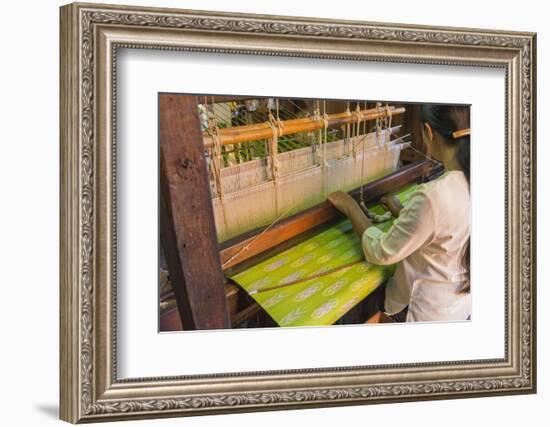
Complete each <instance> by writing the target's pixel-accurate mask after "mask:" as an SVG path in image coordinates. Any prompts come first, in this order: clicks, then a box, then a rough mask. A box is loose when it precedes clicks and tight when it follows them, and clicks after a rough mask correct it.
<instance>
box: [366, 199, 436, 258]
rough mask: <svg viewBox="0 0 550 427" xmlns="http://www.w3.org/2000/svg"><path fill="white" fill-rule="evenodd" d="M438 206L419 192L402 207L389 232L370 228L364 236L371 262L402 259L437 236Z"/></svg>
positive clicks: (367, 256)
mask: <svg viewBox="0 0 550 427" xmlns="http://www.w3.org/2000/svg"><path fill="white" fill-rule="evenodd" d="M436 222H437V217H436V215H435V209H434V207H433V205H432V202H431V200H430V198H429V197H428V195H427V194H426V193H425V192H423V191H417V192H415V193H414V194H413V195H411V198H410V200H409V202H408V203H407V206H406V207H404V208H403V209H401V211H400V212H399V217H398V218H396V219H395V221H394V222H393V224H392V226H391V227H390V229H389V230H388V231H387V232H385V233H384V232H383V231H381V230H379V229H378V228H376V227H369V228H368V229H367V230H366V231H365V233H364V234H363V236H362V244H363V252H364V253H365V258H366V259H367V261H369V262H371V263H373V264H378V265H390V264H395V263H396V262H399V261H401V260H403V259H405V258H406V257H408V256H409V255H410V254H412V253H413V252H415V251H416V250H418V249H419V248H421V247H422V246H424V245H425V244H426V243H427V242H429V241H430V240H431V239H433V236H434V234H435V229H436V227H437V224H436Z"/></svg>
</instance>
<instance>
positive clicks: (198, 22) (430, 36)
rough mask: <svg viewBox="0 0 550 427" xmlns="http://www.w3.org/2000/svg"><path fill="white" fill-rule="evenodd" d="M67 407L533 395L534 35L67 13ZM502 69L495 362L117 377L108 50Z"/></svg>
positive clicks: (75, 416) (196, 411) (161, 12)
mask: <svg viewBox="0 0 550 427" xmlns="http://www.w3.org/2000/svg"><path fill="white" fill-rule="evenodd" d="M60 22H61V41H60V42H61V46H60V52H61V65H60V67H61V81H60V91H61V93H60V109H61V111H60V135H61V141H60V143H61V176H60V180H61V205H60V212H61V219H60V230H61V235H60V263H61V264H60V307H61V308H60V327H61V330H60V373H61V374H60V384H61V401H60V403H61V411H60V414H61V418H62V419H63V420H66V421H69V422H72V423H78V422H91V421H108V420H119V419H130V418H154V417H169V416H186V415H201V414H216V413H228V412H247V411H259V410H275V409H285V408H308V407H322V406H330V405H357V404H369V403H382V402H402V401H410V400H429V399H444V398H458V397H477V396H488V395H495V394H520V393H534V392H535V391H536V330H535V329H536V317H535V316H536V241H535V240H536V182H535V176H536V169H535V168H536V163H535V160H536V127H535V123H536V116H535V113H536V107H535V106H536V99H535V95H536V35H535V34H533V33H519V32H506V31H493V30H480V29H463V28H460V29H459V28H443V27H441V28H439V27H422V26H411V25H402V24H382V23H369V22H354V21H332V20H322V19H314V18H295V17H282V16H263V15H243V14H231V13H214V12H199V11H188V10H174V9H158V8H141V7H123V6H111V5H97V4H78V3H76V4H70V5H67V6H63V7H62V8H61V19H60ZM120 48H125V49H158V50H174V51H192V52H204V53H223V54H227V55H232V54H246V55H265V56H289V57H303V58H317V59H318V60H320V61H322V60H328V59H341V60H350V61H379V62H391V63H407V64H443V65H447V66H465V65H466V66H472V67H496V68H500V69H503V70H504V72H505V76H506V77H505V88H503V97H505V109H506V117H505V131H504V134H505V138H506V148H505V163H506V164H505V176H503V177H496V179H501V180H503V181H504V182H505V189H506V193H505V212H504V216H505V230H503V234H504V235H505V236H506V237H505V246H506V247H505V254H504V257H505V273H504V277H505V283H502V286H503V287H504V288H505V290H504V295H505V309H504V310H505V316H504V319H505V322H504V323H505V324H504V325H503V327H504V331H505V332H504V336H505V342H504V343H503V345H504V357H503V358H499V359H488V360H485V359H484V360H469V361H456V362H436V361H434V362H433V363H410V364H399V365H391V364H387V365H380V366H359V367H349V366H341V367H334V368H322V369H321V368H311V369H295V370H286V371H266V372H263V371H262V372H239V373H235V374H228V373H219V374H208V375H188V376H183V377H155V378H135V379H134V378H132V379H130V380H129V379H120V378H119V377H118V376H117V358H116V354H117V342H118V339H119V337H118V336H117V330H116V313H117V303H116V301H117V299H116V277H117V276H116V268H117V235H116V214H117V211H116V188H117V187H116V166H117V158H116V149H115V148H116V125H117V116H116V102H117V98H116V84H117V75H116V67H115V65H116V60H117V49H120Z"/></svg>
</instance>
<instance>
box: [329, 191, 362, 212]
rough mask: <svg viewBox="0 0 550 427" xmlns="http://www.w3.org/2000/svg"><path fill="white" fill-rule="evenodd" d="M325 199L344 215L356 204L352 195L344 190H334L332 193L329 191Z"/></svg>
mask: <svg viewBox="0 0 550 427" xmlns="http://www.w3.org/2000/svg"><path fill="white" fill-rule="evenodd" d="M327 200H328V201H329V202H330V203H332V205H333V206H334V207H335V208H336V209H338V210H339V211H340V212H342V213H343V214H344V215H346V216H349V211H350V208H351V207H353V206H354V205H355V204H356V202H355V200H353V197H351V196H350V195H349V194H348V193H346V192H344V191H335V192H334V193H330V194H329V195H328V197H327Z"/></svg>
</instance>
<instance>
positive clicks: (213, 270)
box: [159, 95, 434, 329]
mask: <svg viewBox="0 0 550 427" xmlns="http://www.w3.org/2000/svg"><path fill="white" fill-rule="evenodd" d="M159 103H160V145H161V147H160V148H161V150H160V152H161V209H160V210H161V221H160V223H161V240H162V242H163V246H164V253H165V254H166V261H167V265H168V270H169V272H170V279H171V282H172V286H173V289H174V294H175V297H176V301H177V308H178V309H177V312H178V313H179V317H180V318H181V321H182V323H183V325H185V329H217V328H230V327H236V326H238V325H239V324H240V323H242V322H243V321H245V320H247V319H250V318H251V317H253V316H259V313H261V312H262V310H261V308H260V307H259V306H258V305H257V304H255V303H253V302H252V301H251V300H250V298H248V297H247V295H243V292H242V291H239V288H237V287H235V286H234V285H232V284H231V283H229V282H228V280H227V279H226V278H227V276H228V275H229V273H230V272H234V271H237V270H239V269H243V268H246V267H247V266H250V265H253V264H254V263H256V262H258V261H259V260H262V259H265V258H266V257H268V256H271V255H272V254H273V253H277V252H280V251H281V250H283V249H285V248H288V247H289V246H292V245H293V244H296V242H299V241H301V240H303V239H304V238H306V237H307V236H309V235H311V233H314V232H315V231H316V230H319V229H320V228H322V227H324V226H326V225H327V224H330V223H333V222H334V221H335V220H336V219H338V218H340V214H339V213H338V212H337V211H336V210H335V209H334V208H333V207H332V205H330V203H328V202H326V201H321V202H320V203H315V204H314V205H313V206H307V207H305V208H304V209H301V210H300V211H299V212H296V213H293V214H291V215H289V216H287V217H284V218H282V219H279V218H277V219H278V220H277V221H276V222H269V224H268V225H267V229H266V225H265V224H264V226H263V227H259V228H255V229H253V230H248V231H246V232H245V233H241V234H239V235H238V236H233V237H231V238H229V239H225V240H224V241H223V242H222V243H221V244H219V243H218V236H217V235H216V231H215V230H216V228H215V219H214V218H215V216H216V213H215V212H214V210H215V209H214V208H213V203H212V200H213V198H214V199H215V197H216V195H217V194H216V185H219V182H218V184H216V183H214V184H213V183H212V181H213V179H212V172H209V170H208V166H207V164H206V162H205V157H204V152H205V149H206V150H209V149H210V150H212V148H213V147H214V146H217V148H218V149H219V147H220V146H221V145H231V144H237V143H246V142H248V141H254V140H258V139H268V138H273V135H274V128H275V126H273V124H272V123H271V124H270V123H258V124H253V125H247V126H240V127H238V128H224V129H217V130H216V132H215V133H212V132H204V133H203V131H202V130H201V127H200V123H199V117H198V114H197V99H196V98H195V97H193V96H183V95H161V96H160V98H159ZM404 112H405V109H404V108H399V109H397V108H391V107H385V108H380V107H377V108H374V109H366V110H358V111H354V112H350V111H346V112H341V113H336V114H332V115H326V114H325V115H323V116H322V117H319V116H317V117H305V118H298V119H294V120H287V121H284V122H281V121H279V122H278V123H277V126H276V129H275V130H276V132H277V136H282V135H287V134H293V133H296V132H311V131H318V130H322V129H327V128H328V127H330V126H342V125H344V126H345V125H348V124H353V123H361V122H366V121H368V120H376V119H380V118H384V117H387V116H388V115H398V114H402V113H404ZM363 155H364V154H363ZM433 171H434V164H432V163H431V162H430V161H427V160H423V161H422V160H420V161H415V162H411V163H409V164H407V165H404V166H402V167H401V168H399V169H398V170H395V171H392V172H391V173H388V174H386V175H384V176H382V177H380V178H378V179H375V180H374V181H371V182H369V183H367V184H366V185H364V186H363V187H362V190H363V198H364V200H365V202H367V203H368V202H372V201H375V200H377V199H378V198H379V197H380V196H382V195H383V194H386V193H388V192H391V191H395V190H397V189H399V188H401V187H403V186H404V185H406V184H408V183H411V182H417V181H419V180H422V179H425V178H427V177H428V176H429V175H430V174H431V173H433ZM218 173H219V171H218ZM358 187H359V186H358ZM350 193H351V194H352V196H353V197H354V198H356V199H357V200H359V199H360V198H361V188H355V189H352V190H351V191H350ZM218 196H219V194H218ZM275 216H277V215H276V214H275ZM218 221H219V220H218ZM258 236H261V238H258ZM172 314H174V313H172ZM260 317H261V316H260ZM175 320H176V321H175V323H176V326H175V327H174V326H167V327H166V329H180V327H179V325H177V323H178V321H179V320H180V319H179V318H177V319H175ZM264 320H265V316H264ZM161 323H162V321H161ZM168 323H170V322H168ZM261 323H262V322H261V321H260V326H261ZM264 323H265V322H264ZM267 324H268V325H269V321H268V322H267ZM161 329H162V328H161Z"/></svg>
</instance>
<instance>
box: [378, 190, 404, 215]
mask: <svg viewBox="0 0 550 427" xmlns="http://www.w3.org/2000/svg"><path fill="white" fill-rule="evenodd" d="M380 203H382V204H383V205H385V206H386V207H387V208H388V210H389V211H390V212H391V213H392V215H393V216H394V217H395V218H397V217H398V216H399V212H400V211H401V209H403V205H402V204H401V202H400V201H399V199H398V198H397V197H395V196H392V195H390V194H386V195H385V196H382V197H381V198H380Z"/></svg>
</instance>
